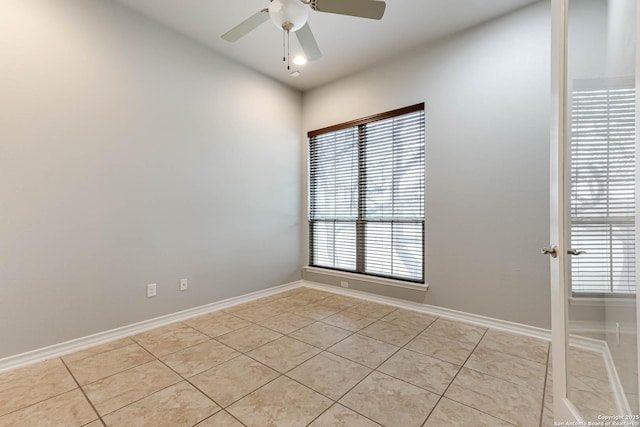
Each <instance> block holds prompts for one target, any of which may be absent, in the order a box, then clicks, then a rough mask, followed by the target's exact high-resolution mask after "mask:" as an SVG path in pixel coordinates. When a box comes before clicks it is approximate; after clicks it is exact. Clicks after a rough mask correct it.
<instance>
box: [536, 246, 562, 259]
mask: <svg viewBox="0 0 640 427" xmlns="http://www.w3.org/2000/svg"><path fill="white" fill-rule="evenodd" d="M540 252H541V253H542V254H544V255H551V258H557V257H558V247H557V246H556V245H551V247H550V248H542V249H541V250H540Z"/></svg>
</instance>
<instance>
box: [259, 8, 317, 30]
mask: <svg viewBox="0 0 640 427" xmlns="http://www.w3.org/2000/svg"><path fill="white" fill-rule="evenodd" d="M269 17H270V18H271V22H273V24H274V25H275V26H276V27H278V28H279V29H281V30H285V31H291V32H293V31H297V30H299V29H300V28H302V27H303V26H304V24H306V23H307V18H309V7H308V6H307V5H306V4H304V3H302V2H301V1H300V0H273V1H272V2H271V4H270V5H269Z"/></svg>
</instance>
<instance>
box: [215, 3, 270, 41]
mask: <svg viewBox="0 0 640 427" xmlns="http://www.w3.org/2000/svg"><path fill="white" fill-rule="evenodd" d="M268 20H269V9H262V10H261V11H260V12H258V13H256V14H254V15H252V16H250V17H249V18H247V19H245V20H244V21H242V22H241V23H239V24H238V25H236V26H235V27H233V28H232V29H230V30H229V31H227V32H226V33H224V34H223V35H222V38H223V39H224V40H226V41H228V42H237V41H238V40H240V39H241V38H242V37H244V36H246V35H247V34H249V33H250V32H251V31H253V30H255V29H256V28H258V27H259V26H260V25H261V24H263V23H265V22H267V21H268Z"/></svg>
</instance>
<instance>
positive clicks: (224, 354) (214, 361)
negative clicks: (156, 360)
mask: <svg viewBox="0 0 640 427" xmlns="http://www.w3.org/2000/svg"><path fill="white" fill-rule="evenodd" d="M239 355H240V353H239V352H237V351H235V350H234V349H232V348H231V347H227V346H226V345H224V344H222V343H219V342H218V341H216V340H209V341H205V342H203V343H200V344H196V345H194V346H193V347H189V348H185V349H184V350H181V351H179V352H177V353H172V354H168V355H166V356H163V357H161V358H160V359H161V360H162V361H163V362H164V363H166V364H167V365H168V366H169V367H171V369H173V370H174V371H176V372H177V373H179V374H180V375H182V376H183V377H185V378H188V377H192V376H194V375H196V374H199V373H201V372H204V371H206V370H207V369H210V368H213V367H214V366H217V365H219V364H221V363H223V362H226V361H227V360H230V359H233V358H234V357H236V356H239Z"/></svg>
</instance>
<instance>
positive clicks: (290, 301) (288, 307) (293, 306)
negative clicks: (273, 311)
mask: <svg viewBox="0 0 640 427" xmlns="http://www.w3.org/2000/svg"><path fill="white" fill-rule="evenodd" d="M276 304H278V307H280V308H281V309H283V310H284V311H288V312H294V311H297V310H300V309H302V308H304V307H307V306H309V305H310V304H313V303H310V302H309V301H306V300H301V299H298V298H295V297H289V298H285V299H282V300H280V301H277V302H276Z"/></svg>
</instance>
